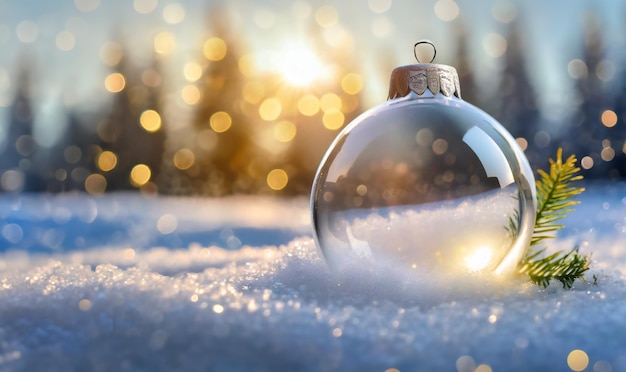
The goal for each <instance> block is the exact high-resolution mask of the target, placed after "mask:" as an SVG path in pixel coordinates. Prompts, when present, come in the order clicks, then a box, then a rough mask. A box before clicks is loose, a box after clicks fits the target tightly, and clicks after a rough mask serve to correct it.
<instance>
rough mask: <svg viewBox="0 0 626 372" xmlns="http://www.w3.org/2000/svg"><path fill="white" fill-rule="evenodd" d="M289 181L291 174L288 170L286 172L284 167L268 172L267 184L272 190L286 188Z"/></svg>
mask: <svg viewBox="0 0 626 372" xmlns="http://www.w3.org/2000/svg"><path fill="white" fill-rule="evenodd" d="M288 182H289V176H288V175H287V172H285V170H283V169H272V170H271V171H270V172H269V173H268V174H267V185H268V186H269V187H270V189H272V190H275V191H279V190H282V189H284V188H285V186H287V183H288Z"/></svg>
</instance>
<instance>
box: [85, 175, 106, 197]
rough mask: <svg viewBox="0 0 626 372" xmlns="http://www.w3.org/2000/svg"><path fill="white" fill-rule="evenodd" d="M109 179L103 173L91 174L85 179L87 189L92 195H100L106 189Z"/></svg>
mask: <svg viewBox="0 0 626 372" xmlns="http://www.w3.org/2000/svg"><path fill="white" fill-rule="evenodd" d="M106 188H107V180H106V178H104V176H102V175H101V174H90V175H89V176H87V178H86V179H85V191H87V192H88V193H90V194H92V195H100V194H103V193H104V192H105V191H106Z"/></svg>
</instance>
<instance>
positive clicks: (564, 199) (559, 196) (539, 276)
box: [518, 148, 590, 288]
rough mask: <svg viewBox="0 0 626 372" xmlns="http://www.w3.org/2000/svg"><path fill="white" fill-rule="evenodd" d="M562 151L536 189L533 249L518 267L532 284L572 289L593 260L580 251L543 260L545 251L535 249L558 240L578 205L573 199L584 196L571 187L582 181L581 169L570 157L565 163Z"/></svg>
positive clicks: (541, 175) (531, 242) (543, 249)
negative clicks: (564, 222)
mask: <svg viewBox="0 0 626 372" xmlns="http://www.w3.org/2000/svg"><path fill="white" fill-rule="evenodd" d="M562 155H563V150H562V149H560V148H559V149H558V151H557V153H556V160H552V159H550V171H549V172H545V171H543V170H539V172H538V173H539V176H540V178H539V180H537V182H536V187H537V218H536V222H535V228H534V230H533V236H532V238H531V241H530V249H529V250H528V253H527V254H526V257H525V258H524V259H523V260H522V262H521V263H520V265H519V268H518V271H519V272H520V273H521V274H527V275H528V276H529V278H530V280H531V281H532V282H533V283H535V284H537V285H540V286H542V287H544V288H545V287H547V286H548V285H550V281H551V280H553V279H554V280H557V281H559V282H560V283H561V284H562V285H563V288H571V287H572V286H573V285H574V281H575V280H576V279H578V278H582V277H583V275H584V273H585V271H587V270H589V264H590V258H589V256H587V255H584V256H581V255H580V254H579V253H578V248H574V249H572V250H570V251H569V252H567V253H563V251H558V252H556V253H553V254H551V255H549V256H547V257H541V256H542V255H543V253H545V251H546V249H545V248H542V249H539V250H536V249H534V248H533V247H535V246H536V245H538V244H539V243H541V242H543V241H544V240H546V239H551V238H555V237H556V235H555V232H556V231H558V230H560V229H562V228H563V227H564V226H563V225H561V224H558V223H557V221H559V220H561V219H563V218H564V217H565V216H566V215H567V213H569V212H571V211H572V210H573V209H572V207H573V206H574V205H576V204H578V203H579V201H577V200H573V199H572V198H573V197H575V196H576V195H578V194H580V193H582V192H583V191H584V190H585V189H584V188H583V187H574V186H572V183H573V182H575V181H579V180H582V178H583V177H582V176H581V175H580V174H579V172H580V168H579V167H577V166H576V156H574V155H570V156H569V157H568V158H567V159H566V160H565V162H563V160H562Z"/></svg>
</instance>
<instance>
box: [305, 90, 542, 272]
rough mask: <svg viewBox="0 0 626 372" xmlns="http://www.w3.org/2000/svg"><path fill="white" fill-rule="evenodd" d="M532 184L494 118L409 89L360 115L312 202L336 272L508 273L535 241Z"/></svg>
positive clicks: (335, 150) (329, 156)
mask: <svg viewBox="0 0 626 372" xmlns="http://www.w3.org/2000/svg"><path fill="white" fill-rule="evenodd" d="M534 183H535V182H534V177H533V175H532V170H531V169H530V166H529V165H528V162H527V160H526V158H525V156H524V154H523V153H522V151H521V149H520V148H519V146H517V144H516V143H515V140H514V139H513V138H512V137H511V135H510V134H509V133H508V132H507V131H506V130H505V129H504V128H503V127H502V126H501V125H500V124H499V123H498V122H496V121H495V120H494V119H493V118H491V117H490V116H489V115H487V114H486V113H484V112H483V111H481V110H479V109H478V108H476V107H474V106H472V105H471V104H469V103H466V102H464V101H463V100H461V99H459V98H456V97H454V96H453V97H451V98H447V97H444V96H443V95H441V94H438V95H437V96H435V97H433V96H429V97H423V96H419V95H416V94H415V93H413V92H411V93H409V94H408V95H407V96H406V97H404V98H399V99H394V100H391V101H388V102H387V103H385V104H383V105H381V106H378V107H376V108H374V109H372V110H370V111H368V112H366V113H364V114H362V115H361V116H360V117H359V118H357V119H356V120H355V121H354V122H352V123H351V124H350V125H349V126H348V127H346V128H345V129H344V130H343V131H342V132H341V133H340V134H339V136H338V137H337V139H336V140H335V142H334V143H333V145H332V146H331V148H330V149H329V150H328V152H327V153H326V156H325V158H324V160H323V161H322V164H321V165H320V168H319V170H318V173H317V176H316V179H315V183H314V185H313V193H312V199H311V203H312V211H313V222H314V227H315V232H316V239H317V242H318V245H319V247H320V249H321V252H322V253H323V255H324V257H325V258H326V260H327V262H328V263H329V264H330V265H331V267H333V268H335V269H341V268H342V267H345V266H346V265H353V264H355V263H356V264H357V265H358V264H359V263H362V262H368V263H374V264H377V263H381V264H393V265H399V267H403V268H406V269H409V270H419V271H421V272H437V273H442V272H443V273H451V274H452V273H457V274H458V273H469V272H477V271H482V272H494V273H498V274H505V273H509V272H511V271H512V270H514V269H515V267H516V266H517V264H518V263H519V261H520V260H521V258H522V257H523V256H524V254H525V252H526V250H527V247H528V244H529V241H530V237H531V234H532V230H533V226H534V221H535V211H536V199H535V191H534V190H535V189H534ZM364 260H365V261H364Z"/></svg>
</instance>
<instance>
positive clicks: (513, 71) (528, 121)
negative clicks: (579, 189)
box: [461, 21, 549, 164]
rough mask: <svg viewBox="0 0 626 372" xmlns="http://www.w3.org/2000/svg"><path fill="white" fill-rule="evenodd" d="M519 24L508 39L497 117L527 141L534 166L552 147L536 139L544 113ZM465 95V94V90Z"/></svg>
mask: <svg viewBox="0 0 626 372" xmlns="http://www.w3.org/2000/svg"><path fill="white" fill-rule="evenodd" d="M517 22H518V21H515V22H513V23H511V25H510V29H509V34H508V37H507V41H508V45H507V49H506V52H505V54H504V68H503V70H502V75H501V81H500V87H499V89H498V96H499V97H500V108H499V110H498V112H497V113H496V115H495V116H496V118H497V119H498V120H499V121H500V122H502V123H503V124H504V125H505V126H506V127H507V129H508V130H509V131H510V132H511V134H512V135H513V136H514V137H515V138H520V137H521V138H524V139H525V140H526V141H527V143H528V148H527V149H526V151H525V152H526V156H527V157H528V160H529V161H530V162H531V164H533V163H537V162H539V161H541V160H542V159H543V157H542V155H543V154H544V153H545V152H546V151H542V148H546V147H547V145H548V144H549V143H545V139H544V141H542V140H540V139H536V138H535V136H536V135H537V133H538V132H539V129H540V113H539V110H538V107H537V98H536V92H535V89H534V88H533V85H532V82H531V81H530V78H529V76H528V72H527V70H526V68H527V65H526V60H525V58H524V51H525V50H526V49H525V48H524V47H523V43H524V40H523V39H522V34H521V32H520V29H519V25H518V23H517ZM461 94H464V91H463V88H461ZM542 142H543V143H542Z"/></svg>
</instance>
